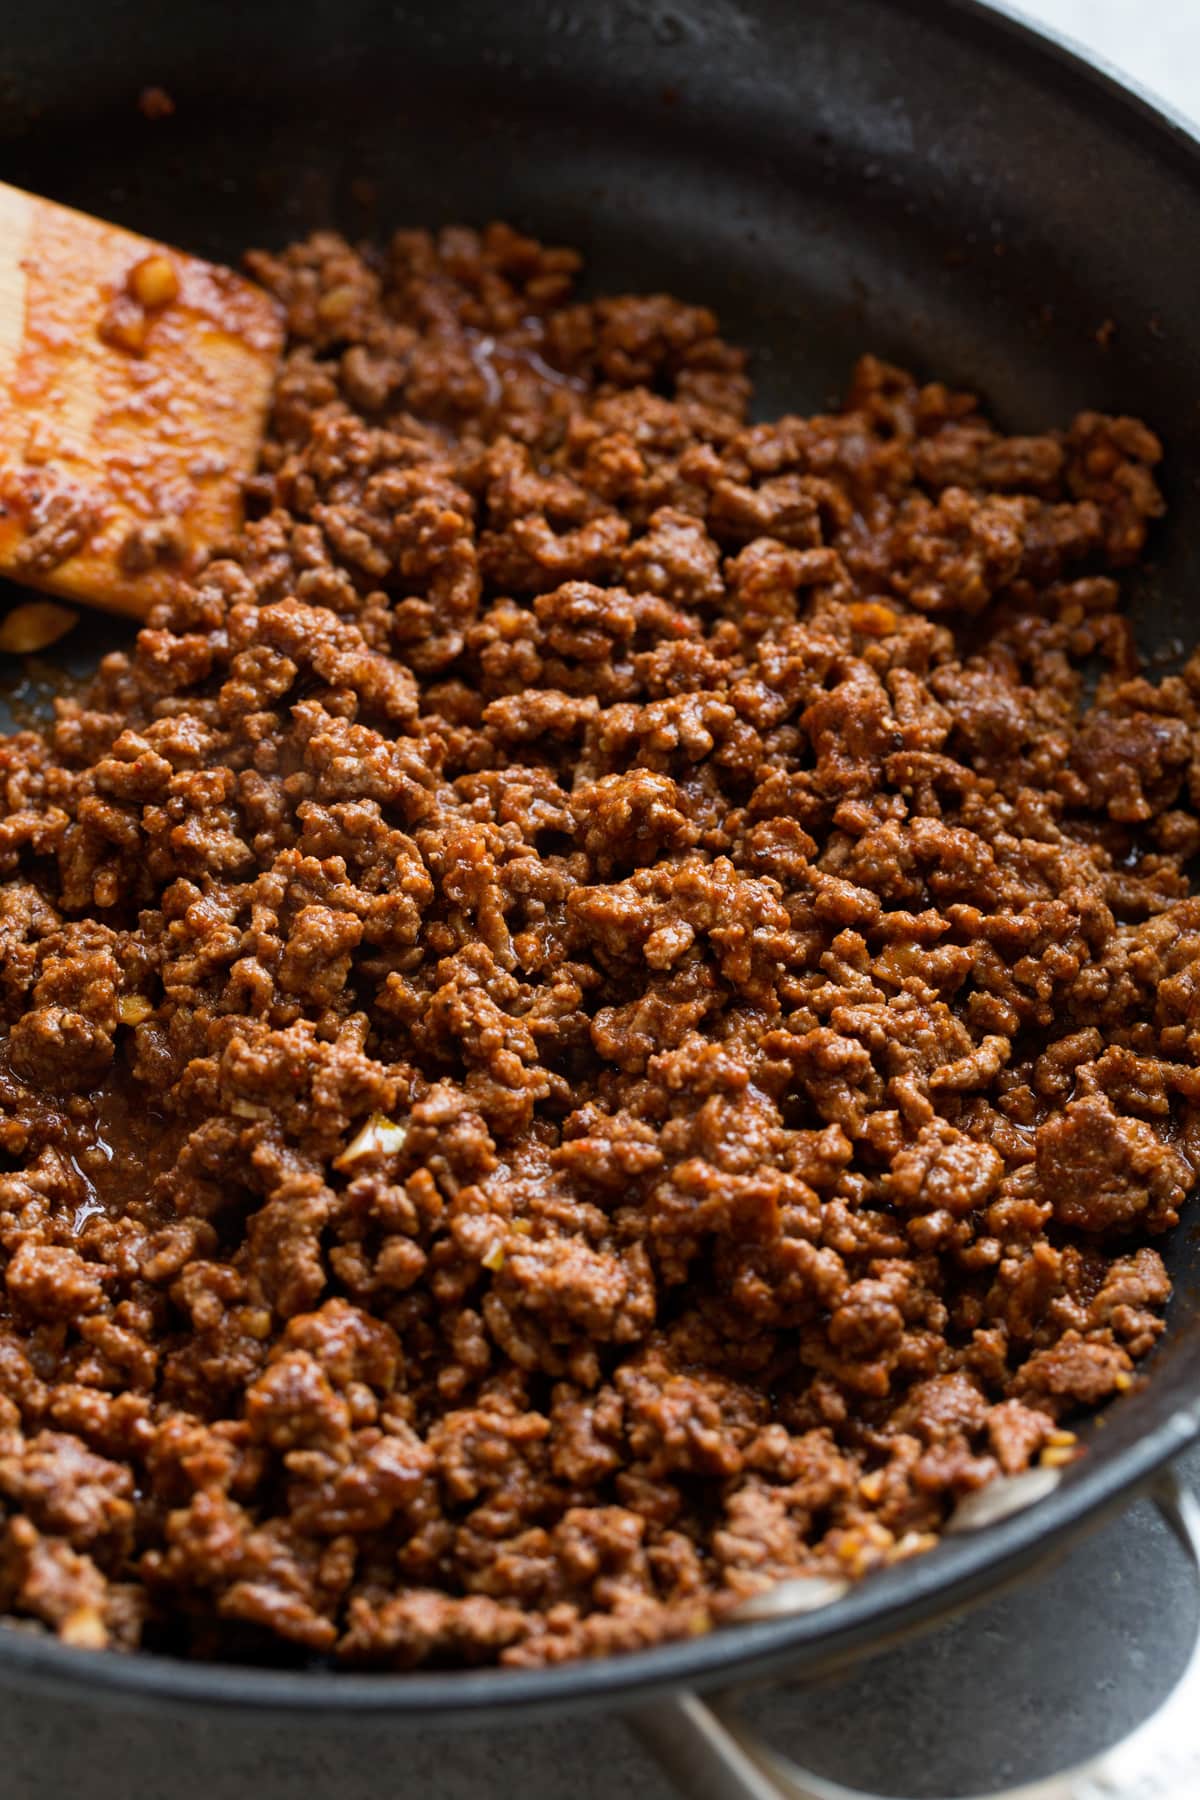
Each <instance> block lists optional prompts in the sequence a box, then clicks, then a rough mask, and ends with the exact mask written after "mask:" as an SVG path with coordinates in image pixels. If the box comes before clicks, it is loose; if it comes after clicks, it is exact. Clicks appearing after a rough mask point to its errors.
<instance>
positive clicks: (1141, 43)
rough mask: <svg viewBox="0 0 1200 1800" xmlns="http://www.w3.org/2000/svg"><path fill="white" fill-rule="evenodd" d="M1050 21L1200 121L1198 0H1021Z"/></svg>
mask: <svg viewBox="0 0 1200 1800" xmlns="http://www.w3.org/2000/svg"><path fill="white" fill-rule="evenodd" d="M1010 10H1011V11H1013V12H1022V13H1024V15H1025V17H1026V18H1028V19H1031V20H1033V21H1034V22H1035V23H1040V24H1043V25H1046V26H1048V27H1049V28H1050V29H1051V30H1054V31H1057V32H1059V33H1061V34H1063V35H1065V36H1068V37H1073V38H1074V39H1075V40H1076V42H1077V43H1078V44H1080V45H1082V46H1083V47H1084V48H1085V49H1087V50H1089V51H1091V52H1092V54H1093V55H1094V56H1097V57H1099V58H1101V59H1102V60H1103V61H1105V62H1108V63H1110V64H1112V66H1113V68H1114V69H1116V70H1121V71H1124V72H1125V73H1126V74H1127V75H1128V76H1130V77H1132V79H1133V80H1134V81H1135V82H1137V83H1138V84H1139V85H1140V86H1142V87H1144V88H1149V89H1152V90H1155V91H1156V92H1157V93H1158V94H1160V95H1162V96H1163V98H1164V99H1166V100H1168V101H1169V102H1170V103H1171V105H1172V106H1174V107H1176V108H1178V110H1180V111H1181V112H1185V113H1190V114H1191V116H1192V118H1193V119H1195V120H1196V121H1198V122H1200V0H1021V3H1020V4H1018V5H1011V6H1010Z"/></svg>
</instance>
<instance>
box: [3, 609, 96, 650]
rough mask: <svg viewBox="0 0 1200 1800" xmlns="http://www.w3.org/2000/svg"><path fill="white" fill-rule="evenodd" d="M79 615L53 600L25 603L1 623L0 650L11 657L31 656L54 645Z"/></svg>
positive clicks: (65, 633) (13, 610)
mask: <svg viewBox="0 0 1200 1800" xmlns="http://www.w3.org/2000/svg"><path fill="white" fill-rule="evenodd" d="M78 618H79V614H78V613H77V612H76V611H75V610H74V608H73V607H70V606H59V605H58V604H57V602H56V601H54V600H24V601H22V602H21V604H20V606H14V607H13V609H12V611H11V612H10V613H9V614H8V615H7V616H6V617H5V618H4V619H3V620H2V621H0V650H5V651H7V652H8V654H9V655H10V656H33V655H34V654H35V653H36V652H37V651H38V650H48V649H49V648H50V646H51V644H57V642H58V640H59V638H61V637H65V636H66V635H67V632H68V631H70V629H71V627H72V626H73V625H74V624H75V622H76V620H77V619H78Z"/></svg>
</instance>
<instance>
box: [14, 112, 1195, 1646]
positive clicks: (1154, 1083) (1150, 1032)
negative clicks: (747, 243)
mask: <svg viewBox="0 0 1200 1800" xmlns="http://www.w3.org/2000/svg"><path fill="white" fill-rule="evenodd" d="M143 104H144V105H145V101H144V102H143ZM578 260H579V259H578V258H577V257H576V256H575V255H574V254H573V253H572V252H570V251H568V250H553V249H545V248H543V247H542V246H540V245H538V244H536V243H533V242H531V241H530V240H528V239H526V238H523V237H520V236H518V235H517V234H516V233H515V232H513V231H510V230H508V229H506V228H505V227H502V226H493V227H491V228H489V229H488V230H487V231H486V232H485V233H483V234H482V235H477V234H476V233H474V232H472V231H467V230H446V231H443V232H442V233H440V234H439V235H438V236H436V237H433V236H430V235H429V234H427V233H424V232H401V233H399V234H398V235H397V236H396V237H394V238H393V240H392V241H391V243H390V244H389V245H388V246H387V247H386V248H385V249H382V250H380V251H367V252H359V251H356V250H353V249H351V248H350V246H349V245H348V244H346V243H344V242H343V241H342V240H341V239H340V238H337V237H334V236H331V235H328V234H324V235H320V236H317V237H315V238H312V239H311V240H309V242H307V243H305V244H300V245H297V246H294V247H293V248H292V249H290V250H288V251H286V252H285V253H284V254H282V255H279V256H273V255H266V254H258V255H255V256H254V257H252V258H251V267H252V269H253V272H254V273H255V274H256V275H257V276H258V277H259V279H260V280H262V281H264V282H265V283H266V284H267V285H268V286H269V287H271V288H272V289H273V290H274V291H275V292H276V293H277V294H278V295H279V297H280V299H281V300H282V302H283V304H284V305H285V307H286V309H287V313H288V318H289V324H290V331H291V344H290V349H289V352H288V355H287V359H286V362H285V364H284V367H283V370H282V373H281V376H280V380H279V384H278V392H277V396H276V401H275V409H274V417H273V423H272V428H271V434H270V437H269V441H268V443H267V445H266V449H265V452H264V457H263V464H262V469H261V473H260V474H259V475H258V476H257V477H256V478H255V480H254V482H253V483H252V484H251V494H250V522H249V523H248V524H247V526H246V528H245V532H244V535H243V536H242V538H241V539H240V541H238V542H237V543H236V544H235V545H234V546H233V547H232V548H231V550H230V553H229V554H228V556H225V557H223V558H222V559H221V560H219V561H215V562H212V563H210V565H209V566H208V568H207V569H206V570H204V571H203V572H202V573H201V574H200V575H199V576H198V577H196V578H194V579H191V580H184V579H182V578H181V579H180V582H179V585H178V592H177V597H176V599H175V600H174V601H173V602H172V603H171V604H170V605H169V606H167V607H165V608H163V609H162V610H161V611H160V612H159V613H158V614H157V615H156V616H155V617H154V618H153V619H152V620H151V622H150V624H149V626H148V627H147V629H145V630H144V631H143V632H142V633H141V635H140V637H139V639H138V643H137V648H136V650H135V651H134V652H133V653H132V654H130V655H128V656H126V655H117V656H111V657H109V658H108V659H107V660H106V662H105V663H104V665H103V668H102V669H101V671H100V674H99V677H98V679H97V681H96V683H95V686H94V688H93V689H92V691H91V692H90V694H89V695H88V696H87V697H86V699H83V700H63V701H61V702H60V704H59V709H58V718H57V723H56V725H55V726H54V728H53V730H52V731H50V732H49V733H48V734H47V735H45V736H40V735H38V734H36V733H33V732H25V733H22V734H20V735H18V736H14V737H11V738H9V739H7V740H5V741H3V742H2V743H0V779H2V781H3V802H4V804H3V816H2V818H0V874H2V875H3V877H4V884H3V885H2V886H0V945H2V947H3V956H2V959H0V970H2V973H0V1006H2V1008H3V1026H4V1032H5V1040H4V1045H3V1052H2V1055H0V1148H2V1149H3V1151H4V1155H5V1161H4V1164H3V1168H4V1171H5V1172H4V1173H3V1174H0V1252H2V1259H3V1268H4V1283H3V1304H2V1307H0V1509H2V1516H3V1518H4V1519H5V1520H6V1523H4V1525H3V1534H2V1535H0V1607H3V1608H4V1609H6V1610H7V1611H8V1612H10V1613H13V1614H18V1615H20V1616H21V1617H23V1618H26V1619H33V1620H40V1621H42V1622H43V1623H44V1624H45V1625H46V1626H47V1627H48V1628H50V1629H54V1630H57V1631H59V1632H60V1633H61V1634H62V1635H63V1636H64V1637H66V1638H67V1639H69V1640H70V1641H73V1642H77V1643H89V1644H95V1645H100V1644H113V1645H115V1646H118V1647H128V1646H133V1645H135V1644H136V1643H138V1642H142V1643H145V1644H148V1645H152V1646H157V1647H160V1648H165V1649H169V1650H173V1651H175V1652H177V1653H179V1654H183V1655H192V1656H214V1655H216V1656H223V1657H230V1656H235V1657H236V1656H242V1655H245V1656H253V1657H256V1658H262V1657H264V1656H267V1657H275V1658H277V1659H278V1658H285V1657H288V1656H291V1657H295V1658H307V1657H311V1656H313V1655H314V1654H316V1655H330V1656H333V1657H337V1658H340V1659H342V1660H344V1661H347V1662H351V1663H355V1664H365V1665H375V1666H383V1667H395V1668H410V1667H413V1666H416V1665H418V1664H422V1663H435V1664H460V1663H480V1662H490V1661H497V1660H499V1661H502V1662H506V1663H510V1664H531V1663H545V1662H556V1661H560V1660H563V1659H567V1658H570V1657H576V1656H595V1655H601V1654H606V1653H608V1652H610V1651H615V1650H621V1649H626V1648H629V1647H631V1646H634V1645H643V1644H651V1643H655V1642H657V1641H659V1640H661V1639H664V1638H668V1637H675V1636H681V1635H687V1634H690V1633H693V1632H696V1631H700V1630H704V1629H706V1628H708V1627H709V1626H710V1625H712V1624H714V1623H719V1622H720V1621H721V1619H722V1618H724V1617H726V1616H728V1614H729V1613H730V1612H731V1611H732V1610H733V1609H734V1608H735V1607H736V1606H737V1604H738V1603H739V1602H740V1601H741V1600H742V1599H743V1598H744V1597H745V1596H747V1595H749V1594H752V1593H754V1592H755V1591H756V1590H758V1589H760V1588H762V1587H763V1586H764V1585H766V1584H768V1583H770V1582H772V1581H774V1580H776V1579H778V1578H779V1577H781V1576H785V1575H788V1574H790V1573H792V1572H795V1571H797V1570H804V1571H830V1570H836V1571H846V1572H849V1573H852V1574H858V1573H863V1572H865V1571H867V1570H869V1569H871V1568H872V1567H875V1566H877V1565H879V1564H882V1563H887V1562H889V1561H891V1560H893V1559H895V1558H897V1557H900V1556H904V1555H907V1554H910V1553H911V1552H912V1551H913V1550H916V1549H920V1548H923V1547H924V1546H926V1545H927V1544H929V1543H930V1542H932V1541H933V1539H934V1537H935V1535H936V1533H937V1532H938V1531H939V1529H940V1528H941V1526H942V1525H943V1524H944V1522H945V1520H946V1518H947V1515H948V1513H949V1512H950V1510H951V1509H952V1508H953V1506H954V1505H955V1503H956V1501H957V1500H958V1499H959V1497H960V1496H962V1495H963V1494H965V1493H967V1492H969V1491H971V1490H973V1489H975V1488H978V1487H979V1486H980V1485H981V1484H983V1483H985V1482H987V1481H988V1480H990V1479H991V1478H993V1477H994V1476H995V1475H997V1474H998V1473H1000V1472H1004V1473H1007V1474H1012V1473H1015V1472H1017V1471H1019V1470H1021V1469H1022V1468H1025V1467H1026V1466H1027V1465H1028V1464H1029V1463H1030V1462H1031V1461H1034V1460H1036V1459H1037V1458H1038V1457H1039V1456H1045V1457H1047V1458H1049V1459H1050V1460H1051V1461H1055V1460H1059V1459H1061V1457H1062V1456H1063V1455H1064V1454H1069V1448H1068V1447H1067V1446H1068V1444H1069V1440H1068V1439H1067V1438H1066V1437H1065V1436H1064V1433H1063V1427H1062V1422H1063V1420H1065V1419H1067V1418H1069V1416H1070V1415H1071V1414H1072V1413H1074V1412H1075V1411H1077V1410H1078V1409H1079V1408H1081V1407H1083V1406H1091V1405H1093V1404H1095V1403H1097V1402H1100V1401H1103V1400H1105V1399H1106V1398H1107V1397H1108V1396H1109V1395H1111V1394H1113V1393H1115V1392H1118V1391H1120V1390H1121V1389H1122V1388H1124V1387H1128V1386H1129V1384H1130V1374H1131V1370H1132V1369H1133V1366H1134V1362H1135V1359H1136V1358H1138V1357H1141V1356H1143V1355H1144V1354H1145V1353H1146V1351H1147V1350H1149V1349H1150V1347H1151V1346H1152V1345H1153V1343H1154V1342H1155V1339H1156V1337H1157V1336H1158V1334H1159V1332H1160V1331H1161V1328H1162V1325H1161V1320H1162V1310H1163V1307H1164V1304H1165V1302H1166V1299H1167V1297H1168V1292H1169V1288H1168V1282H1167V1278H1166V1275H1165V1272H1164V1269H1163V1265H1162V1262H1161V1261H1160V1259H1159V1256H1158V1254H1157V1253H1156V1251H1155V1250H1154V1249H1152V1248H1151V1247H1149V1243H1148V1241H1147V1240H1149V1239H1150V1238H1151V1237H1155V1236H1159V1235H1161V1234H1162V1233H1163V1232H1165V1231H1167V1230H1168V1229H1169V1228H1170V1227H1171V1226H1172V1225H1173V1224H1174V1223H1175V1221H1176V1219H1177V1217H1178V1214H1179V1211H1180V1208H1181V1206H1182V1205H1183V1203H1184V1201H1185V1199H1186V1196H1187V1194H1188V1192H1189V1190H1190V1189H1191V1187H1192V1185H1193V1183H1194V1168H1195V1162H1196V1157H1197V1153H1198V1150H1200V1143H1198V1139H1197V1102H1198V1098H1200V1073H1198V1072H1197V1056H1198V1052H1200V1025H1198V1022H1197V1020H1198V1001H1197V997H1198V995H1200V898H1197V897H1193V895H1192V893H1191V891H1190V887H1189V882H1188V878H1187V873H1186V867H1187V865H1188V863H1189V862H1190V860H1191V859H1192V858H1193V857H1194V856H1195V855H1196V853H1197V850H1198V849H1200V824H1198V822H1197V819H1196V816H1195V812H1194V800H1195V796H1196V794H1197V792H1198V791H1200V786H1198V784H1200V661H1193V662H1192V663H1191V664H1189V666H1188V667H1187V668H1186V669H1185V670H1184V672H1183V673H1182V674H1181V675H1173V676H1168V677H1166V678H1164V679H1163V680H1160V681H1157V682H1152V681H1150V680H1149V679H1147V678H1145V677H1143V676H1142V675H1140V674H1139V672H1138V669H1137V666H1136V662H1135V657H1134V652H1133V648H1132V642H1131V637H1130V633H1129V630H1128V627H1127V626H1126V624H1125V622H1124V620H1123V619H1122V617H1121V615H1120V613H1119V611H1118V610H1117V608H1118V600H1119V594H1118V588H1117V585H1116V582H1115V581H1114V579H1113V578H1112V572H1113V571H1114V570H1116V569H1119V568H1121V567H1123V566H1126V565H1128V564H1129V563H1130V562H1131V561H1133V560H1134V559H1135V558H1136V557H1137V556H1138V554H1139V552H1140V551H1141V549H1142V546H1143V543H1144V541H1145V537H1146V531H1147V527H1148V525H1149V523H1150V521H1151V520H1153V519H1154V518H1155V517H1156V516H1157V515H1158V514H1159V513H1160V511H1161V502H1160V499H1159V494H1158V489H1157V487H1156V486H1155V481H1154V475H1153V469H1154V465H1155V464H1156V463H1157V461H1158V458H1159V447H1158V444H1157V443H1156V441H1155V439H1154V437H1153V436H1152V434H1151V433H1150V432H1149V431H1148V430H1147V429H1146V428H1145V427H1144V426H1143V425H1140V424H1138V423H1137V422H1135V421H1133V420H1130V419H1109V418H1103V417H1100V416H1098V415H1095V414H1086V415H1084V416H1083V417H1081V418H1079V419H1078V420H1076V422H1075V423H1074V424H1073V425H1071V426H1070V427H1068V428H1067V429H1066V430H1064V431H1061V432H1056V433H1053V434H1049V435H1046V436H1043V437H1021V438H1008V437H1005V436H1003V435H1002V434H1000V433H999V432H997V431H996V430H995V429H994V428H993V427H992V426H991V425H990V424H989V423H988V421H987V420H986V418H984V416H983V415H982V414H981V413H980V411H979V409H978V407H977V405H976V402H975V401H974V399H972V398H971V396H969V395H965V394H957V393H952V392H950V391H948V390H947V389H946V388H944V387H941V386H939V385H936V384H934V385H926V386H921V385H919V384H918V383H917V382H916V381H915V380H913V379H912V378H911V377H910V376H908V375H906V374H904V373H903V372H902V371H900V370H897V369H892V368H889V367H886V366H884V365H883V364H881V363H879V362H877V361H874V360H873V359H870V358H868V359H866V360H865V361H863V362H862V363H861V364H860V365H859V367H858V370H857V371H856V373H855V376H854V380H853V385H852V387H851V390H850V394H849V397H848V400H847V402H846V405H845V407H844V409H843V410H842V411H841V412H838V413H836V414H832V415H829V416H817V417H812V418H802V417H786V418H782V419H777V420H774V421H772V422H769V423H765V424H755V425H750V424H747V422H746V406H747V401H748V395H749V389H748V384H747V381H746V377H745V373H744V367H743V358H742V356H741V354H740V353H739V352H738V351H737V350H735V349H732V348H730V347H729V346H728V345H726V344H725V343H724V342H723V341H722V340H721V338H720V337H719V336H718V335H717V326H716V321H715V320H714V318H713V317H712V315H711V314H710V313H709V312H708V311H706V310H705V309H704V308H702V307H694V306H685V305H682V304H680V303H679V302H677V301H675V300H673V299H670V298H668V297H666V296H662V295H650V296H634V297H624V298H617V299H603V300H597V301H589V302H579V301H576V300H574V299H573V297H572V282H573V279H574V276H575V272H576V269H577V267H578ZM73 528H75V527H74V524H73V522H72V521H71V520H69V519H68V520H66V521H65V522H64V521H62V520H59V519H58V518H57V515H55V517H54V518H51V517H50V513H47V521H46V538H47V545H48V549H47V551H46V554H48V555H53V554H58V553H59V550H60V548H61V545H60V543H59V536H61V534H62V533H63V532H64V531H68V530H69V529H73ZM155 529H157V528H155ZM55 534H58V535H55ZM152 536H153V532H152V531H151V532H149V533H148V534H146V543H147V545H149V546H150V548H149V550H146V554H150V553H151V552H153V553H154V554H155V555H158V554H166V553H168V552H169V545H168V544H167V543H166V541H165V540H164V541H163V543H162V544H160V543H159V541H158V539H157V538H155V539H154V542H153V543H151V537H152ZM52 537H53V542H51V538H52ZM64 541H65V540H64ZM143 549H145V546H133V548H132V549H131V550H130V554H131V555H133V554H135V552H136V553H137V554H139V555H140V554H141V553H142V550H143ZM1096 659H1099V660H1100V661H1101V662H1102V664H1103V667H1104V673H1103V676H1102V678H1101V680H1100V683H1099V687H1098V690H1097V691H1096V692H1095V695H1094V697H1093V698H1091V699H1090V700H1089V699H1087V698H1086V697H1085V687H1084V670H1085V665H1087V664H1089V663H1094V662H1095V660H1096Z"/></svg>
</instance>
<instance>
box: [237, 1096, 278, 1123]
mask: <svg viewBox="0 0 1200 1800" xmlns="http://www.w3.org/2000/svg"><path fill="white" fill-rule="evenodd" d="M229 1110H230V1112H231V1113H232V1114H233V1115H234V1117H235V1118H237V1119H269V1118H270V1116H271V1109H270V1107H269V1106H256V1105H255V1103H254V1101H253V1100H231V1101H230V1102H229Z"/></svg>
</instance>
